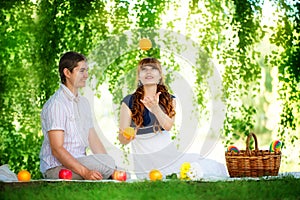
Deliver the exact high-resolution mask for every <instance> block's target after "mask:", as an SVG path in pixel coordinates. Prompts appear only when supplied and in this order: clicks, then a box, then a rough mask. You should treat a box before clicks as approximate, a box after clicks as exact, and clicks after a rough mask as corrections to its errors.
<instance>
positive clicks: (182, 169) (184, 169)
mask: <svg viewBox="0 0 300 200" xmlns="http://www.w3.org/2000/svg"><path fill="white" fill-rule="evenodd" d="M190 169H191V163H189V162H184V163H182V165H181V167H180V179H182V180H190V178H189V177H188V176H187V172H189V170H190Z"/></svg>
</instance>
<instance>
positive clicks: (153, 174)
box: [149, 169, 162, 181]
mask: <svg viewBox="0 0 300 200" xmlns="http://www.w3.org/2000/svg"><path fill="white" fill-rule="evenodd" d="M149 179H150V180H151V181H157V180H162V173H161V172H160V171H159V170H157V169H153V170H151V171H150V172H149Z"/></svg>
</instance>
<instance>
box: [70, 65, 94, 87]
mask: <svg viewBox="0 0 300 200" xmlns="http://www.w3.org/2000/svg"><path fill="white" fill-rule="evenodd" d="M88 69H89V68H88V66H87V63H86V62H85V61H80V62H78V66H77V67H75V68H74V69H73V71H72V73H71V77H70V81H71V83H72V84H73V85H74V87H76V88H82V87H85V85H86V80H87V78H88V76H89V74H88Z"/></svg>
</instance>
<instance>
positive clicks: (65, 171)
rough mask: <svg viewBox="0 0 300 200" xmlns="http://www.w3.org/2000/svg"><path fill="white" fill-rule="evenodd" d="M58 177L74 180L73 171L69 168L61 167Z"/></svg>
mask: <svg viewBox="0 0 300 200" xmlns="http://www.w3.org/2000/svg"><path fill="white" fill-rule="evenodd" d="M58 177H59V178H60V179H68V180H72V171H71V170H69V169H61V170H60V171H59V174H58Z"/></svg>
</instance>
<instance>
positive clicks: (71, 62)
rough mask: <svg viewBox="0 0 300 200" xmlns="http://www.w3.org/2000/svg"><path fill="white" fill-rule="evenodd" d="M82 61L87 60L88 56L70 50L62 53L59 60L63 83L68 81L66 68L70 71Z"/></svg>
mask: <svg viewBox="0 0 300 200" xmlns="http://www.w3.org/2000/svg"><path fill="white" fill-rule="evenodd" d="M80 61H86V57H85V56H84V55H82V54H80V53H77V52H73V51H69V52H66V53H65V54H63V55H62V57H61V58H60V61H59V75H60V80H61V82H62V83H63V84H65V83H66V76H65V74H64V69H65V68H67V69H68V70H69V71H70V72H72V71H73V69H74V68H75V67H77V66H78V63H79V62H80Z"/></svg>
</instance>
